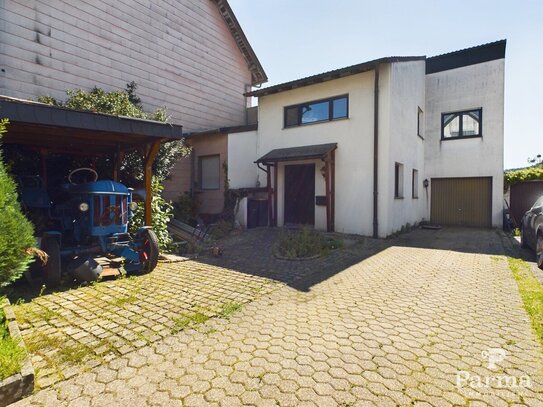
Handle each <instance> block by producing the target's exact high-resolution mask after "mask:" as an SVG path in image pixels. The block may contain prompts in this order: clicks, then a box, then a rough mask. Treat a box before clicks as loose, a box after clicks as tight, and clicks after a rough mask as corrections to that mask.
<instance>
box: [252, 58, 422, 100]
mask: <svg viewBox="0 0 543 407" xmlns="http://www.w3.org/2000/svg"><path fill="white" fill-rule="evenodd" d="M425 59H426V57H424V56H409V57H386V58H379V59H374V60H372V61H367V62H363V63H361V64H356V65H351V66H347V67H345V68H340V69H335V70H333V71H328V72H324V73H320V74H318V75H313V76H308V77H306V78H302V79H297V80H295V81H290V82H285V83H281V84H279V85H275V86H270V87H268V88H263V89H258V90H254V91H252V92H247V93H245V96H266V95H271V94H273V93H279V92H284V91H286V90H291V89H295V88H301V87H303V86H309V85H314V84H316V83H321V82H327V81H331V80H333V79H338V78H343V77H345V76H350V75H356V74H358V73H362V72H366V71H371V70H373V69H375V67H376V66H377V65H378V64H386V63H392V62H408V61H424V60H425Z"/></svg>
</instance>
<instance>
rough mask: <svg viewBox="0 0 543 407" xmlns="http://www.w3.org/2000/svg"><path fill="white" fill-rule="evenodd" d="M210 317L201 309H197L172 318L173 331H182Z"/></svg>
mask: <svg viewBox="0 0 543 407" xmlns="http://www.w3.org/2000/svg"><path fill="white" fill-rule="evenodd" d="M209 318H210V317H208V316H207V315H205V314H203V313H202V312H200V311H196V312H194V313H192V314H188V315H181V316H180V317H177V318H172V321H173V327H172V328H171V331H172V333H177V332H180V331H182V330H183V329H185V328H186V327H188V326H195V325H200V324H203V323H204V322H206V321H207V320H208V319H209Z"/></svg>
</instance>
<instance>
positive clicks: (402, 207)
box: [378, 61, 429, 237]
mask: <svg viewBox="0 0 543 407" xmlns="http://www.w3.org/2000/svg"><path fill="white" fill-rule="evenodd" d="M380 75H381V80H380V91H379V98H380V100H379V101H380V110H379V119H380V121H379V182H378V184H379V237H386V236H388V235H390V234H391V233H394V232H396V231H398V230H400V229H401V228H402V226H405V225H406V224H408V223H409V224H410V225H413V224H415V223H417V222H420V221H421V220H422V218H423V217H424V215H425V209H426V205H427V202H428V205H429V197H427V196H426V193H425V191H424V188H423V187H422V180H423V179H424V140H423V139H422V138H420V137H419V136H418V135H417V118H418V108H419V106H420V108H421V109H424V98H425V92H424V87H425V78H424V76H425V61H410V62H400V63H393V64H389V65H385V66H383V67H382V68H381V71H380ZM395 163H400V164H403V198H401V199H397V198H395V197H394V184H395V183H394V180H395V172H394V166H395ZM413 169H416V170H418V184H419V188H418V191H419V194H418V196H419V197H418V198H413V196H412V188H411V186H412V173H413Z"/></svg>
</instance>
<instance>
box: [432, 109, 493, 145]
mask: <svg viewBox="0 0 543 407" xmlns="http://www.w3.org/2000/svg"><path fill="white" fill-rule="evenodd" d="M482 115H483V109H473V110H466V111H463V112H454V113H443V114H442V115H441V138H442V139H443V140H447V139H455V138H462V137H466V138H469V137H482V129H481V128H482Z"/></svg>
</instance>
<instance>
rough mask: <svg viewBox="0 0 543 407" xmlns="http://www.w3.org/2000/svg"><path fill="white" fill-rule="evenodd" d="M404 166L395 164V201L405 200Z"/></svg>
mask: <svg viewBox="0 0 543 407" xmlns="http://www.w3.org/2000/svg"><path fill="white" fill-rule="evenodd" d="M403 184H404V166H403V164H402V163H399V162H395V163H394V199H403V198H404V190H403Z"/></svg>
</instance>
